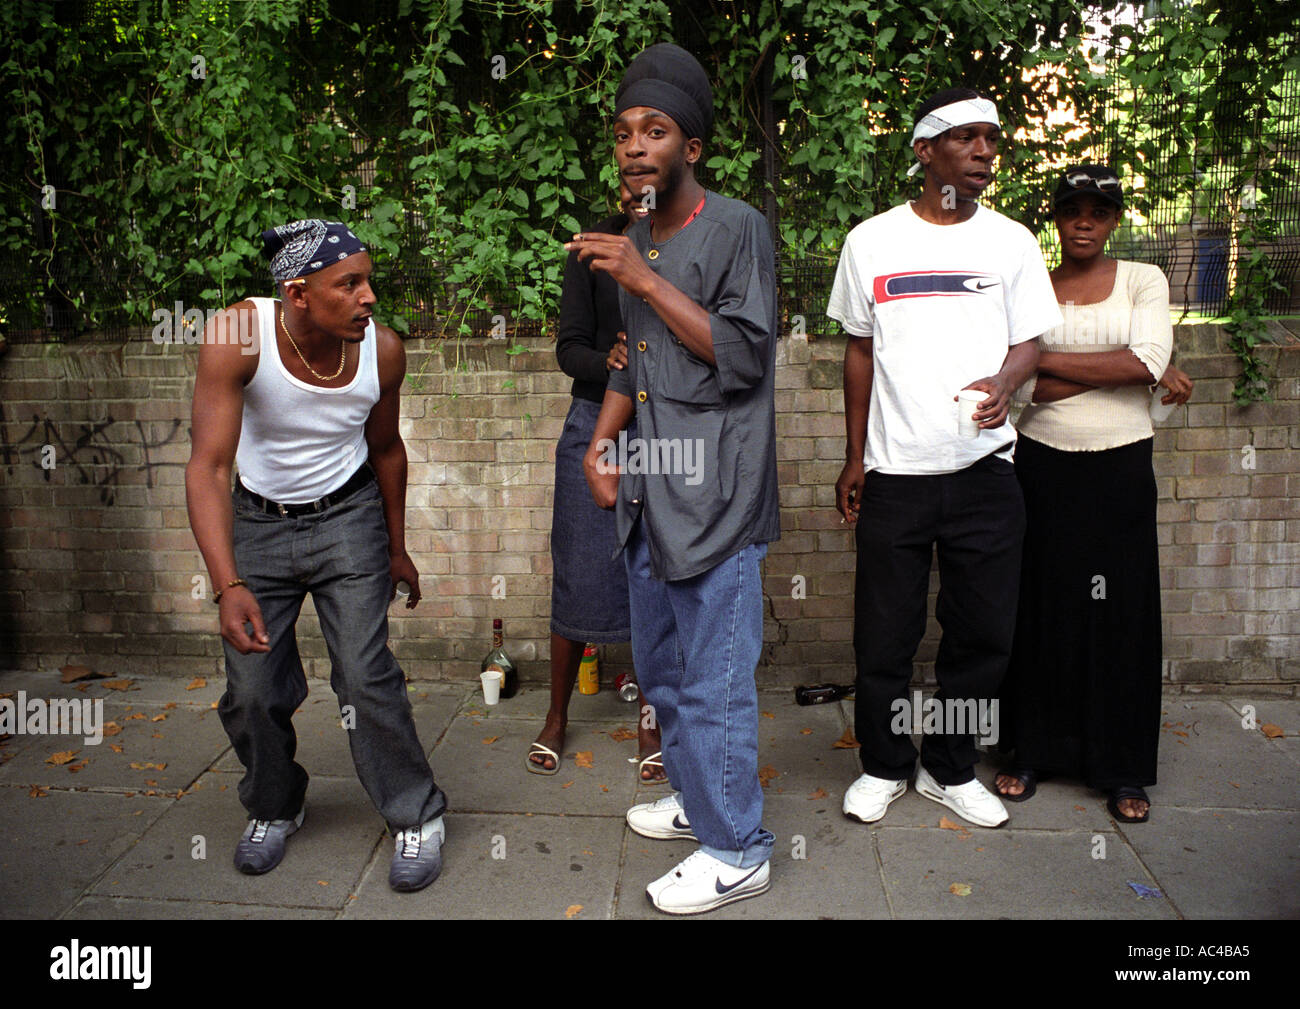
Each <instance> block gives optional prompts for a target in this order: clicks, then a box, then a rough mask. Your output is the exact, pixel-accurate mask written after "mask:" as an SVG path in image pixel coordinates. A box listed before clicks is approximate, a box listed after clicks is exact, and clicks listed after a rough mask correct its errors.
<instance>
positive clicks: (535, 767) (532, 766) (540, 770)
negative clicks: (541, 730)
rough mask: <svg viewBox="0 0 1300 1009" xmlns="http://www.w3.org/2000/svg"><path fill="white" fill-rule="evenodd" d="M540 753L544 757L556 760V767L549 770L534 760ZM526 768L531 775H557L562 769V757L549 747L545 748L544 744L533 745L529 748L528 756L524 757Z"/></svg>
mask: <svg viewBox="0 0 1300 1009" xmlns="http://www.w3.org/2000/svg"><path fill="white" fill-rule="evenodd" d="M538 753H540V754H541V755H542V756H543V757H550V758H551V759H552V760H554V761H555V766H554V767H552V768H549V769H548V768H545V767H543V766H542V765H541V764H539V763H537V762H536V761H535V760H533V756H534V755H535V754H538ZM524 767H526V768H528V771H529V773H530V774H555V773H556V772H557V771H559V769H560V755H559V754H558V753H556V752H555V751H554V750H552V749H551V748H550V747H549V746H545V745H543V744H542V743H533V745H532V746H530V747H529V748H528V755H527V756H525V757H524Z"/></svg>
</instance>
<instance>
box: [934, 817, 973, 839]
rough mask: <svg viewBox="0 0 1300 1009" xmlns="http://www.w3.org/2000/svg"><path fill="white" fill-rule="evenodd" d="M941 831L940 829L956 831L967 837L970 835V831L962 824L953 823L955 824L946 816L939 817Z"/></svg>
mask: <svg viewBox="0 0 1300 1009" xmlns="http://www.w3.org/2000/svg"><path fill="white" fill-rule="evenodd" d="M939 829H940V830H955V831H958V832H959V833H962V834H966V835H967V836H969V835H970V831H969V830H967V829H966V828H965V827H963V826H962V825H961V824H960V823H953V822H952V821H951V820H949V819H948V818H947V817H946V816H941V817H939Z"/></svg>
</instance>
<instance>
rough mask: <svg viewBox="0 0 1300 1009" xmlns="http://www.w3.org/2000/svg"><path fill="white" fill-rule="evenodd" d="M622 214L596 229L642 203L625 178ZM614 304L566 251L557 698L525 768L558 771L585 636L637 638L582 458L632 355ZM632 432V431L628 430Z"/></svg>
mask: <svg viewBox="0 0 1300 1009" xmlns="http://www.w3.org/2000/svg"><path fill="white" fill-rule="evenodd" d="M619 195H620V201H621V205H622V213H619V214H615V215H614V216H613V217H609V218H607V219H605V220H604V221H601V222H600V224H598V225H597V226H596V227H594V228H592V229H590V230H592V231H601V232H605V233H607V234H611V235H619V234H622V233H623V232H624V231H626V230H627V228H628V227H629V226H630V225H631V224H632V223H633V222H634V221H635V220H636V219H637V218H638V217H641V216H644V214H645V210H644V209H643V208H642V207H641V206H640V205H639V204H638V203H637V202H636V200H635V199H634V197H633V195H632V193H631V191H630V190H629V189H628V188H627V186H626V185H624V186H621V187H620V193H619ZM622 329H623V319H622V315H621V313H620V312H619V307H618V284H617V283H616V282H615V281H614V280H613V279H612V278H611V277H610V276H609V274H607V273H595V272H593V271H592V270H591V269H590V268H589V267H588V266H587V265H586V264H585V263H581V262H579V261H578V258H577V255H576V254H571V255H570V256H569V261H568V263H567V265H566V266H565V271H564V289H563V293H562V295H561V298H560V328H559V333H558V334H557V336H556V343H555V356H556V357H557V358H558V359H559V362H560V367H561V368H562V369H563V370H564V373H565V374H566V375H571V376H573V390H572V394H573V402H572V404H571V405H570V407H569V413H568V416H567V417H566V418H565V421H564V431H563V433H562V434H561V435H560V441H559V444H558V445H556V447H555V501H554V509H553V512H552V516H551V566H552V575H551V706H550V710H549V711H548V712H547V714H546V724H545V726H543V728H542V731H541V733H540V734H539V735H538V737H537V742H535V743H533V744H532V747H531V748H530V749H529V751H528V756H527V759H526V761H525V767H527V769H528V770H529V771H531V772H533V773H534V774H554V773H555V772H556V771H558V770H559V767H560V754H561V753H562V752H563V750H564V733H565V729H566V727H567V725H568V720H569V698H570V696H571V695H572V694H573V684H574V681H575V680H576V679H577V676H578V665H579V663H581V661H582V650H583V645H584V643H586V642H591V643H592V644H608V643H611V642H616V641H628V640H630V639H631V637H632V631H631V617H630V611H629V608H628V596H627V570H626V568H625V566H624V564H623V559H622V558H621V557H616V556H615V555H616V553H617V551H618V538H617V535H616V534H615V530H614V513H613V512H608V511H603V510H601V509H600V508H598V507H596V503H595V501H593V500H592V497H591V491H590V489H589V488H588V487H587V478H586V477H585V476H584V475H583V472H582V457H583V455H584V454H585V453H586V451H587V447H588V446H589V445H590V444H591V439H592V436H593V434H594V432H595V430H596V417H597V416H598V415H599V414H600V404H601V401H602V400H603V399H604V398H605V383H606V381H607V380H608V377H609V372H610V371H611V370H613V369H616V368H617V369H621V368H624V367H626V364H627V335H626V334H625V333H623V332H622ZM634 434H635V432H634V431H629V434H628V437H632V436H633V435H634ZM637 741H638V747H639V756H640V760H639V767H640V774H639V777H640V779H641V781H642V782H643V783H645V784H659V783H662V782H664V781H666V780H667V778H666V777H665V776H664V770H663V762H662V757H661V755H660V753H659V728H658V726H657V725H655V726H654V727H653V728H652V727H650V726H649V725H648V724H647V720H645V719H638V720H637Z"/></svg>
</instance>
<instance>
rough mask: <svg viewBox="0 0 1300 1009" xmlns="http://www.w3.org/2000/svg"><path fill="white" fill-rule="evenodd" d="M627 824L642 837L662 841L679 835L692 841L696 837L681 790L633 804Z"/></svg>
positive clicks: (628, 812) (628, 813)
mask: <svg viewBox="0 0 1300 1009" xmlns="http://www.w3.org/2000/svg"><path fill="white" fill-rule="evenodd" d="M627 825H628V826H629V827H631V828H632V829H633V830H635V831H636V832H637V833H638V834H640V835H641V836H642V837H653V838H657V839H658V840H661V841H665V840H671V839H672V838H677V837H684V838H688V839H689V840H692V841H694V840H695V839H696V838H695V834H694V833H693V832H692V831H691V825H690V823H689V822H688V821H687V819H686V809H685V807H683V805H682V793H681V792H674V793H673V794H672V795H665V796H664V797H663V798H662V799H656V800H655V801H654V802H643V803H641V804H640V805H637V806H633V807H632V808H631V809H629V810H628V811H627Z"/></svg>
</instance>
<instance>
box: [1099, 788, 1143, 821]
mask: <svg viewBox="0 0 1300 1009" xmlns="http://www.w3.org/2000/svg"><path fill="white" fill-rule="evenodd" d="M1125 799H1137V800H1139V801H1141V802H1145V803H1146V804H1147V811H1146V812H1145V813H1143V814H1142V815H1141V816H1125V815H1124V813H1123V811H1121V810H1120V808H1119V804H1120V803H1121V802H1122V801H1123V800H1125ZM1106 808H1107V809H1109V810H1110V815H1111V816H1113V817H1114V818H1115V819H1116V820H1118V821H1119V822H1120V823H1146V822H1147V820H1149V819H1150V818H1151V800H1150V799H1149V798H1147V793H1146V792H1145V791H1144V790H1143V789H1141V788H1139V787H1137V786H1136V785H1120V787H1119V788H1113V789H1111V792H1110V797H1109V798H1108V799H1107V800H1106Z"/></svg>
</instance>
